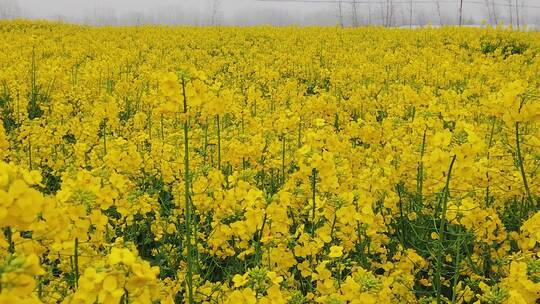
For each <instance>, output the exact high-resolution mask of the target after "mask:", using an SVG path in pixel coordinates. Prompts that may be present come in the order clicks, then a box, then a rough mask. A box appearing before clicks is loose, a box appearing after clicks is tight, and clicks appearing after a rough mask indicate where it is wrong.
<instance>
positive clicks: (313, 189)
mask: <svg viewBox="0 0 540 304" xmlns="http://www.w3.org/2000/svg"><path fill="white" fill-rule="evenodd" d="M316 193H317V169H315V168H313V170H312V171H311V199H312V202H313V208H312V210H311V236H312V237H313V236H314V235H315V214H316V212H317V210H316V209H317V207H316V204H315V203H316V202H315V197H316Z"/></svg>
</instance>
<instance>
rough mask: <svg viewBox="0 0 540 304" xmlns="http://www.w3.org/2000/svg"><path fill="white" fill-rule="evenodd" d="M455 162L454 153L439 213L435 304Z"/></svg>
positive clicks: (439, 288) (440, 295)
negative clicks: (451, 178) (451, 177)
mask: <svg viewBox="0 0 540 304" xmlns="http://www.w3.org/2000/svg"><path fill="white" fill-rule="evenodd" d="M455 162H456V155H454V157H453V158H452V162H451V163H450V168H449V169H448V175H447V176H446V184H445V186H444V191H443V195H442V197H441V200H442V204H441V205H442V213H441V224H440V226H439V246H438V247H439V248H438V249H437V267H436V273H435V278H434V279H435V280H434V281H435V287H436V288H437V304H441V303H442V294H441V278H442V259H443V245H444V236H445V234H444V230H445V229H446V209H447V205H448V195H449V186H450V176H451V175H452V168H453V167H454V163H455Z"/></svg>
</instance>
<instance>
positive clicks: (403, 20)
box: [0, 0, 540, 26]
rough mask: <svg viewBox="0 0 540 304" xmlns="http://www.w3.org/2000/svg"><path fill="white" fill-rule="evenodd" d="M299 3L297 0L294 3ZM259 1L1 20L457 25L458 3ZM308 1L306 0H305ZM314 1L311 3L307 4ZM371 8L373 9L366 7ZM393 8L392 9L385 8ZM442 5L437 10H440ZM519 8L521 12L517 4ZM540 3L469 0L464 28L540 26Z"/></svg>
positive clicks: (123, 0)
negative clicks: (499, 24)
mask: <svg viewBox="0 0 540 304" xmlns="http://www.w3.org/2000/svg"><path fill="white" fill-rule="evenodd" d="M293 1H298V0H293ZM293 1H291V2H271V1H270V2H262V1H257V0H152V1H144V0H109V1H106V0H0V17H1V18H3V19H6V18H14V17H27V18H46V19H51V20H63V21H68V22H79V23H88V24H98V25H99V24H113V25H115V24H141V23H156V24H194V25H254V24H274V25H288V24H297V25H314V24H320V25H336V24H342V25H344V26H350V25H363V24H367V23H371V24H381V25H387V26H407V25H411V24H413V25H425V24H426V23H428V22H431V23H432V24H434V25H438V24H456V23H457V22H458V15H459V13H458V12H459V0H438V1H437V0H431V1H430V0H412V2H413V5H412V14H411V5H410V0H357V1H358V2H359V3H357V4H356V14H354V12H353V4H352V3H351V2H352V0H348V1H342V4H341V10H340V5H339V2H340V1H338V0H336V2H335V3H326V2H329V1H325V3H312V2H293ZM300 1H305V0H300ZM308 1H309V0H308ZM368 1H369V2H371V3H370V4H369V5H368V4H367V2H368ZM387 1H388V2H389V3H390V5H387V3H386V2H387ZM437 2H438V4H437ZM516 2H517V3H518V9H517V10H516V8H515V3H516ZM539 16H540V0H464V10H463V22H464V23H465V24H479V23H480V22H481V21H482V20H487V21H488V22H489V23H500V22H504V23H506V24H508V23H509V22H510V21H512V22H513V23H514V24H516V23H517V21H518V20H519V21H520V23H521V24H529V25H531V24H540V17H539Z"/></svg>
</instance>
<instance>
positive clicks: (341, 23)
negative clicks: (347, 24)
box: [337, 0, 343, 27]
mask: <svg viewBox="0 0 540 304" xmlns="http://www.w3.org/2000/svg"><path fill="white" fill-rule="evenodd" d="M337 5H338V13H339V26H340V27H343V10H342V6H341V0H340V1H338V3H337Z"/></svg>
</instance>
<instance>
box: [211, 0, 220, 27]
mask: <svg viewBox="0 0 540 304" xmlns="http://www.w3.org/2000/svg"><path fill="white" fill-rule="evenodd" d="M210 1H211V2H210V14H211V15H210V25H212V26H215V25H217V24H218V18H219V11H220V9H221V0H210Z"/></svg>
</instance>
